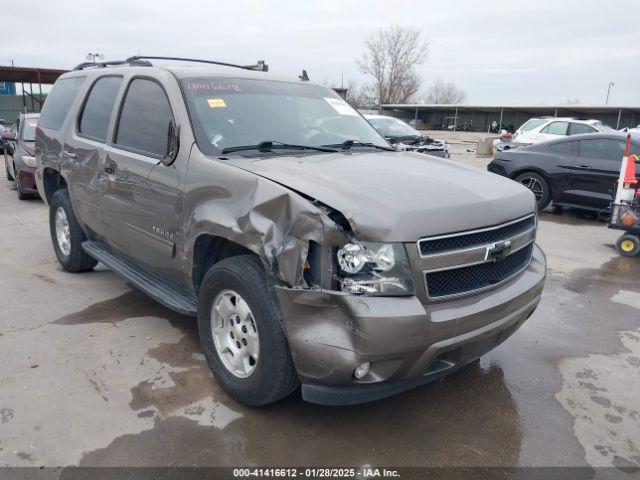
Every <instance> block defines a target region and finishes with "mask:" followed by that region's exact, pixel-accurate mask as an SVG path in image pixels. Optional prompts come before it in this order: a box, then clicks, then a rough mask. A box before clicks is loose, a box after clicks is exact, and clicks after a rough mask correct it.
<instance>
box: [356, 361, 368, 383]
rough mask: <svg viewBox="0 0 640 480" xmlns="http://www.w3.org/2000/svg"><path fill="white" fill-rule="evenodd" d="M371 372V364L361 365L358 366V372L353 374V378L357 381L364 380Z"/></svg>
mask: <svg viewBox="0 0 640 480" xmlns="http://www.w3.org/2000/svg"><path fill="white" fill-rule="evenodd" d="M369 370H371V362H364V363H361V364H360V365H358V368H356V371H355V372H353V376H354V377H356V380H362V379H363V378H364V377H366V376H367V374H368V373H369Z"/></svg>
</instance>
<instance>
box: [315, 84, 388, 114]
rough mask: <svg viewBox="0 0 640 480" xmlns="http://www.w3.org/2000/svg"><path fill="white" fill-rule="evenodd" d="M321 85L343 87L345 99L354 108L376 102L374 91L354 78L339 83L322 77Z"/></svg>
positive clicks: (372, 104)
mask: <svg viewBox="0 0 640 480" xmlns="http://www.w3.org/2000/svg"><path fill="white" fill-rule="evenodd" d="M321 83H322V85H324V86H325V87H329V88H333V89H336V90H338V89H341V88H344V89H345V90H346V97H345V100H346V101H347V102H349V103H350V104H351V106H352V107H354V108H363V107H372V106H374V105H375V104H376V95H375V91H374V90H373V88H372V87H370V86H366V85H364V86H361V85H360V84H359V83H358V82H357V81H356V80H353V79H349V80H347V82H346V84H344V85H339V84H337V83H336V82H332V81H330V80H327V79H324V80H323V81H322V82H321Z"/></svg>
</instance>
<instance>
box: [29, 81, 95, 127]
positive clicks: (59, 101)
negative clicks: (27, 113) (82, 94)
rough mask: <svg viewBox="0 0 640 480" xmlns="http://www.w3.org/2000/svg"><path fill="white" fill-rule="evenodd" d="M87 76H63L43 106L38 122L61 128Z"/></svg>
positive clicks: (46, 125) (43, 125) (41, 124)
mask: <svg viewBox="0 0 640 480" xmlns="http://www.w3.org/2000/svg"><path fill="white" fill-rule="evenodd" d="M84 79H85V77H71V78H62V79H60V80H58V81H57V82H56V84H55V85H54V87H53V89H52V90H51V93H50V94H49V95H47V100H46V101H45V102H44V107H42V114H41V115H40V121H39V122H38V124H39V125H40V126H41V127H44V128H50V129H52V130H60V127H62V124H63V123H64V120H65V118H67V115H68V113H69V109H70V108H71V105H72V104H73V101H74V100H75V99H76V97H77V96H78V92H79V91H80V88H81V87H82V84H83V83H84Z"/></svg>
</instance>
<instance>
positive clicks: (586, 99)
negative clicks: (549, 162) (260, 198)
mask: <svg viewBox="0 0 640 480" xmlns="http://www.w3.org/2000/svg"><path fill="white" fill-rule="evenodd" d="M12 5H13V8H3V9H2V18H3V21H2V24H3V30H4V35H3V37H4V41H3V42H1V43H0V64H4V65H7V64H11V60H13V61H14V62H15V64H16V65H20V66H42V67H58V68H71V67H73V66H75V65H76V64H78V63H80V62H82V61H84V60H85V56H86V54H87V53H88V52H90V51H92V52H99V53H103V54H104V55H105V56H106V59H119V58H125V57H127V56H129V55H133V54H136V53H138V52H140V53H142V54H147V55H171V56H186V57H201V58H210V59H216V60H221V61H227V62H233V63H243V64H244V63H253V62H255V61H256V60H258V59H264V60H266V62H267V63H268V64H269V66H270V70H271V71H272V72H277V73H280V74H285V75H297V74H298V73H299V72H300V71H301V69H302V68H305V69H307V71H308V72H309V76H310V77H311V80H313V81H317V82H322V81H329V82H335V83H339V82H340V78H341V75H342V74H344V78H345V81H346V80H347V79H355V80H357V81H359V82H360V83H364V82H367V81H370V80H371V79H370V78H367V77H366V76H364V75H363V74H361V73H360V72H359V71H358V69H357V67H356V65H355V62H354V60H355V58H357V57H359V56H360V55H361V54H362V52H363V40H364V39H365V38H366V37H367V36H368V35H370V34H371V33H372V32H374V31H375V30H376V29H379V28H384V27H387V26H389V25H390V24H393V23H396V24H399V25H402V26H412V27H415V28H418V29H419V30H420V32H421V33H422V35H423V36H424V37H425V38H427V39H428V40H429V42H430V49H429V58H428V60H427V62H426V63H425V64H424V65H422V66H420V67H419V70H418V71H419V73H420V75H421V76H422V78H423V93H424V92H426V90H427V88H428V86H429V85H430V84H431V83H432V82H433V81H435V80H436V79H437V78H442V79H443V80H445V81H452V82H454V83H456V84H457V85H458V86H459V87H460V88H462V89H463V90H464V91H466V92H467V94H468V98H467V101H466V103H474V104H519V105H525V104H532V105H539V104H555V103H559V104H563V103H566V102H567V99H569V98H571V99H575V98H577V99H580V101H581V103H582V104H604V101H605V97H606V93H607V86H608V84H609V82H610V81H613V82H615V86H614V87H613V88H612V92H611V97H610V100H609V104H611V105H621V106H640V27H639V25H640V23H639V19H640V1H638V0H618V1H615V2H607V1H603V0H570V1H567V0H554V1H545V0H538V1H522V0H507V1H495V2H492V1H490V0H485V1H474V0H463V1H461V0H456V1H429V0H420V1H414V2H409V1H403V0H394V1H391V0H387V1H351V0H339V1H333V0H322V1H317V2H312V1H301V0H298V1H295V0H290V1H269V2H262V1H257V0H254V1H242V0H231V1H205V0H201V1H198V2H195V1H190V0H182V1H167V0H153V1H146V0H137V1H136V2H128V1H124V0H101V1H98V2H96V1H91V0H65V1H55V0H54V1H46V2H37V5H34V4H33V3H32V4H31V6H32V8H26V7H24V8H23V7H20V6H19V4H18V3H15V2H14V3H13V4H12Z"/></svg>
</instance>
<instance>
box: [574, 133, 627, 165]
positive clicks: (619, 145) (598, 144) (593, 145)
mask: <svg viewBox="0 0 640 480" xmlns="http://www.w3.org/2000/svg"><path fill="white" fill-rule="evenodd" d="M624 144H625V142H624V141H622V140H609V139H606V138H598V139H593V140H580V156H581V157H588V158H605V159H608V160H616V161H622V155H623V154H624Z"/></svg>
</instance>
